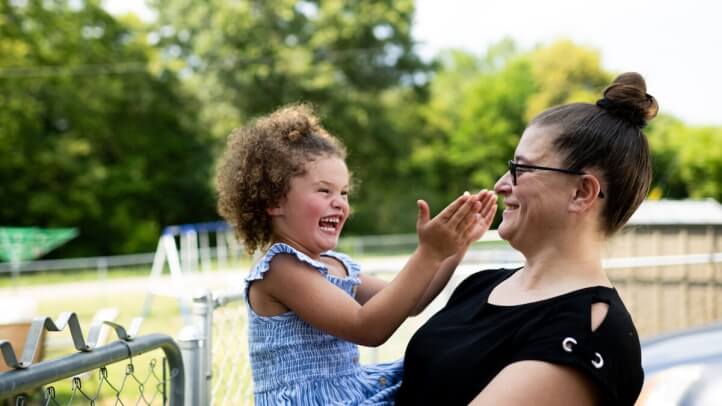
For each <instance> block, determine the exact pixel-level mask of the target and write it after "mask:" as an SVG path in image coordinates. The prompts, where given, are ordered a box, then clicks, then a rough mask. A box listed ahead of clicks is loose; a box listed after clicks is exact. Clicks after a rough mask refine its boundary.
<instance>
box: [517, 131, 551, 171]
mask: <svg viewBox="0 0 722 406" xmlns="http://www.w3.org/2000/svg"><path fill="white" fill-rule="evenodd" d="M553 135H554V129H553V128H549V127H539V126H536V125H533V126H530V127H527V128H526V130H524V133H523V134H522V136H521V139H520V140H519V144H517V146H516V151H515V152H514V159H515V160H520V161H532V162H536V161H539V160H541V159H544V158H547V157H549V156H553V157H556V155H557V154H556V152H555V150H554V145H553V143H552V141H553V140H554V137H553Z"/></svg>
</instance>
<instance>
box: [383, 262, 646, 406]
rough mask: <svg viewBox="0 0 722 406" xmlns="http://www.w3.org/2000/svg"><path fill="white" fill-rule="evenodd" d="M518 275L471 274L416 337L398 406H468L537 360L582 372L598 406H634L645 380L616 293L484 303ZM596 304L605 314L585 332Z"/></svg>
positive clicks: (600, 290) (599, 290)
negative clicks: (516, 367)
mask: <svg viewBox="0 0 722 406" xmlns="http://www.w3.org/2000/svg"><path fill="white" fill-rule="evenodd" d="M517 270H518V269H513V270H509V269H497V270H488V271H483V272H478V273H476V274H473V275H471V276H470V277H469V278H467V279H466V280H465V281H463V282H462V283H461V284H460V285H459V287H458V288H457V289H456V290H455V291H454V293H453V294H452V296H451V298H450V299H449V302H448V303H447V305H446V307H444V308H443V309H442V310H440V311H439V312H438V313H436V314H435V315H434V316H433V317H432V318H431V319H429V321H428V322H427V323H426V324H424V325H423V326H422V327H421V328H420V329H419V330H418V331H417V332H416V334H414V336H413V337H412V338H411V340H410V341H409V345H408V347H407V348H406V355H405V359H404V377H403V382H402V384H401V388H400V389H399V392H398V395H397V398H396V402H397V404H399V405H466V404H468V403H469V402H471V401H472V400H473V399H474V398H475V397H476V396H477V395H478V394H479V393H480V392H481V390H482V389H484V387H486V385H487V384H488V383H489V382H490V381H491V380H492V379H493V378H494V377H495V376H496V375H497V374H498V373H499V372H501V370H502V369H504V367H506V366H507V365H510V364H512V363H514V362H517V361H524V360H537V361H545V362H550V363H554V364H559V365H565V366H569V367H572V368H575V369H576V370H578V371H580V372H581V373H582V374H583V375H585V376H586V377H588V378H589V379H590V380H591V381H592V382H594V384H595V385H596V387H597V388H598V393H599V394H600V395H601V396H602V398H603V399H602V402H603V403H602V404H604V405H619V406H626V405H630V406H631V405H634V402H635V401H636V399H637V397H638V396H639V392H640V391H641V389H642V382H643V380H644V373H643V371H642V363H641V352H640V346H639V337H638V336H637V331H636V329H635V328H634V324H633V323H632V319H631V317H630V315H629V313H628V312H627V309H626V308H625V307H624V303H622V300H621V298H620V297H619V295H618V294H617V292H616V290H614V289H612V288H608V287H602V286H597V287H589V288H584V289H580V290H576V291H573V292H569V293H566V294H563V295H560V296H556V297H553V298H549V299H545V300H541V301H537V302H532V303H525V304H521V305H516V306H498V305H493V304H489V303H488V302H487V299H488V298H489V294H490V293H491V291H492V290H493V289H494V287H496V286H497V285H498V284H499V283H501V282H502V281H503V280H505V279H506V278H508V277H509V276H511V275H512V274H513V273H514V272H516V271H517ZM597 302H605V303H607V304H608V305H609V310H608V313H607V316H606V318H605V319H604V321H603V322H602V324H601V325H599V327H598V328H597V329H596V330H595V331H591V306H592V304H593V303H597ZM519 390H524V388H519Z"/></svg>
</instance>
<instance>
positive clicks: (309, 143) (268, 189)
mask: <svg viewBox="0 0 722 406" xmlns="http://www.w3.org/2000/svg"><path fill="white" fill-rule="evenodd" d="M320 156H328V157H337V158H341V159H346V147H345V146H344V145H343V143H342V142H341V141H340V140H339V139H337V138H336V137H334V136H333V135H331V134H330V133H329V132H328V131H326V129H324V128H323V127H322V126H321V125H320V124H319V119H318V117H317V116H316V115H315V113H314V109H313V108H312V107H311V106H310V105H307V104H295V105H290V106H285V107H282V108H280V109H278V110H276V111H274V112H273V113H271V114H269V115H267V116H263V117H260V118H257V119H256V120H254V121H252V122H251V123H249V124H248V125H247V126H245V127H242V128H239V129H236V130H234V131H233V132H231V134H230V135H229V137H228V140H227V145H226V149H225V152H224V153H223V156H222V158H221V160H220V162H219V164H218V170H217V176H216V188H217V190H218V212H219V214H220V215H221V216H222V217H223V218H224V219H225V220H226V221H227V222H228V223H229V224H230V225H231V227H232V228H233V230H234V232H235V234H236V237H237V238H238V239H239V240H240V241H241V242H242V243H243V244H244V246H245V249H246V251H247V252H248V253H253V252H255V251H256V250H262V249H265V248H267V247H268V245H270V243H271V240H272V238H273V230H272V228H271V217H270V216H269V215H268V213H267V212H266V209H267V208H269V207H274V206H276V205H278V204H279V203H280V202H281V200H282V199H283V198H284V197H285V196H286V194H287V193H288V191H289V189H290V181H291V178H293V177H295V176H302V175H303V174H304V173H305V172H306V165H307V164H308V163H309V162H311V161H313V160H315V159H316V158H318V157H320Z"/></svg>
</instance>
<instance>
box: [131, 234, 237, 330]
mask: <svg viewBox="0 0 722 406" xmlns="http://www.w3.org/2000/svg"><path fill="white" fill-rule="evenodd" d="M179 247H180V248H179ZM240 252H241V247H240V245H239V244H238V243H237V242H236V239H235V238H234V236H233V233H232V232H231V230H230V227H229V226H228V224H226V223H224V222H210V223H196V224H182V225H174V226H168V227H166V228H165V229H164V230H163V233H162V234H161V236H160V239H159V240H158V248H157V249H156V251H155V256H154V258H153V266H152V268H151V272H150V277H149V279H150V282H149V284H148V292H147V294H146V299H145V304H144V305H143V314H144V316H147V315H149V314H150V311H151V307H152V303H153V297H154V296H156V295H160V296H166V297H175V298H177V299H178V304H179V306H180V309H181V315H182V316H183V319H184V321H185V322H186V323H187V322H188V321H189V308H190V304H191V299H192V296H193V294H194V292H193V291H191V289H190V288H192V287H193V288H198V287H199V286H197V285H196V284H193V283H188V282H189V281H188V279H189V276H193V275H197V273H198V270H199V268H200V270H201V271H202V272H204V273H205V272H210V271H211V270H212V269H213V268H214V266H213V262H214V259H215V264H216V266H215V268H216V269H227V268H228V264H229V261H230V260H232V259H233V258H236V257H238V255H239V254H240ZM166 264H167V265H168V269H169V272H170V282H168V281H167V280H163V278H162V276H163V270H164V269H165V268H166Z"/></svg>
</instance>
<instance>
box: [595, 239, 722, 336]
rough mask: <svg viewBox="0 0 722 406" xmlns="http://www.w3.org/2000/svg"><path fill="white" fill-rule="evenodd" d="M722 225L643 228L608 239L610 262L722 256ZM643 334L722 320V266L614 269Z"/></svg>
mask: <svg viewBox="0 0 722 406" xmlns="http://www.w3.org/2000/svg"><path fill="white" fill-rule="evenodd" d="M721 243H722V226H654V227H653V226H645V227H635V228H631V227H630V228H628V229H625V230H622V232H620V233H619V235H617V236H615V237H614V238H613V239H612V240H610V242H609V245H608V247H607V256H608V257H610V258H618V257H634V256H659V255H684V254H710V253H716V252H721V251H722V247H721V246H720V244H721ZM608 273H609V276H610V278H611V279H612V281H613V282H614V284H615V286H616V287H617V290H618V291H619V293H620V295H621V296H622V298H623V299H624V302H625V304H626V305H627V308H628V309H629V311H630V313H631V314H632V317H633V318H634V321H635V324H636V325H637V329H638V331H639V334H640V336H642V337H649V336H652V335H656V334H660V333H665V332H669V331H674V330H679V329H683V328H687V327H692V326H699V325H704V324H709V323H711V322H715V321H720V320H722V264H719V263H718V264H713V263H705V264H696V265H684V266H654V267H644V268H630V269H611V270H609V272H608Z"/></svg>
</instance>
